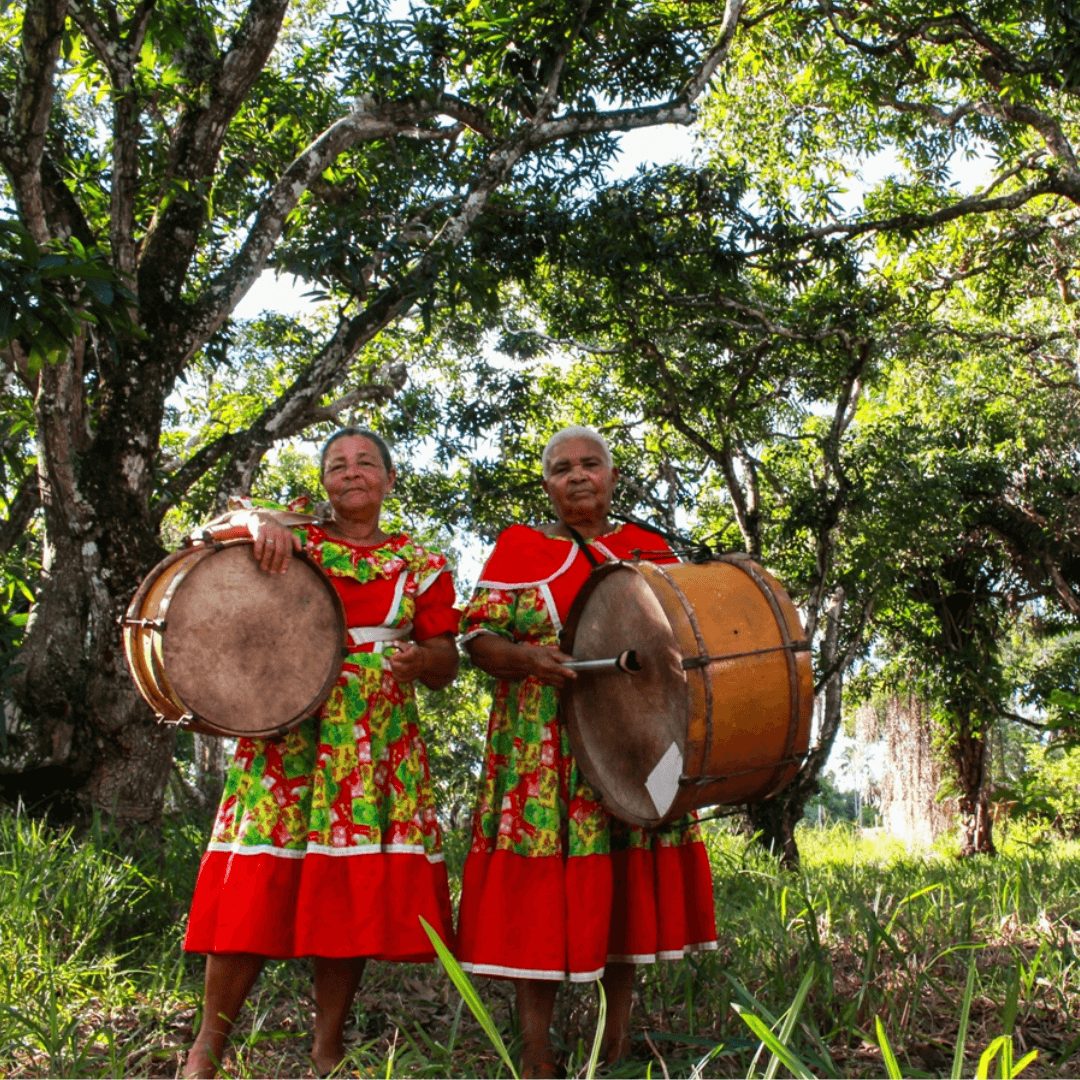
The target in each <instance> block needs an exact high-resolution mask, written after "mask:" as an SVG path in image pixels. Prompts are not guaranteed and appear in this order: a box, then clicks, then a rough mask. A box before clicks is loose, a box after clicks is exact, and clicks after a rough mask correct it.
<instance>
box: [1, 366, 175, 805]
mask: <svg viewBox="0 0 1080 1080" xmlns="http://www.w3.org/2000/svg"><path fill="white" fill-rule="evenodd" d="M82 389H83V388H82V385H81V377H80V376H79V374H78V363H77V362H76V363H74V364H70V365H69V364H57V365H53V366H47V367H46V368H45V369H44V370H43V371H42V374H41V387H40V390H39V393H38V400H37V413H38V440H39V449H38V462H39V465H38V468H39V479H40V489H41V505H42V509H43V511H44V518H45V539H44V548H43V555H42V574H41V579H40V583H39V588H38V592H37V596H36V601H35V604H34V606H33V610H32V612H31V616H30V620H29V622H28V625H27V631H26V637H25V639H24V643H23V646H22V649H21V651H20V654H19V658H18V664H19V671H18V672H17V674H16V677H15V679H14V680H13V707H12V708H11V709H10V710H9V716H8V740H7V746H6V748H5V751H4V756H3V760H2V762H0V789H2V791H3V794H4V795H5V797H7V798H8V799H9V800H15V799H21V800H22V801H23V802H24V803H25V804H26V805H27V806H28V807H30V808H36V809H40V810H42V811H45V812H49V813H50V814H52V815H54V816H57V817H60V818H67V819H71V818H78V817H84V816H85V815H86V814H87V813H88V812H89V811H92V810H98V811H101V812H103V813H105V814H106V815H108V816H109V817H110V818H112V819H114V820H115V821H116V822H117V823H119V824H125V823H154V822H156V821H158V820H159V818H160V814H161V807H162V800H163V796H164V791H165V785H166V783H167V780H168V774H169V767H170V763H171V760H172V749H173V743H174V732H173V731H172V730H171V729H169V728H166V727H164V726H162V725H159V724H158V723H157V722H156V721H155V719H154V717H153V714H152V712H151V710H150V708H149V707H148V706H147V705H146V704H145V702H143V700H142V699H141V698H140V697H139V695H138V693H137V692H136V690H135V688H134V685H133V683H132V681H131V678H130V676H129V674H128V672H127V668H126V665H125V662H124V657H123V645H122V639H121V618H122V616H123V614H124V612H125V610H126V608H127V606H128V603H129V601H130V599H131V596H132V594H133V593H134V591H135V589H136V587H137V585H138V582H139V581H140V579H141V578H142V577H143V576H144V575H145V574H146V572H147V571H148V570H149V569H150V568H151V567H152V566H153V565H154V564H155V563H156V562H157V561H158V560H159V559H160V558H161V556H162V555H163V554H164V552H163V551H162V549H161V546H160V544H159V542H158V539H157V528H156V523H155V522H154V519H153V517H152V515H151V513H150V511H149V508H148V494H147V490H148V487H149V479H148V478H149V477H150V476H151V475H152V470H151V467H150V463H151V461H152V452H151V451H150V450H149V448H150V447H156V445H157V419H158V418H157V417H156V416H146V417H143V418H142V422H141V423H136V422H135V421H133V420H132V419H131V415H132V414H131V413H130V412H129V413H128V414H127V417H128V418H127V419H126V420H125V422H124V423H123V424H119V423H116V422H115V421H114V423H113V425H111V427H112V428H113V429H115V430H111V429H110V425H109V424H108V423H106V422H103V423H102V425H101V427H100V428H99V430H98V432H97V433H96V435H95V436H94V437H93V439H91V437H90V436H89V434H88V433H87V432H86V429H85V425H84V423H83V421H82V419H81V418H82V412H81V407H82V398H81V395H82Z"/></svg>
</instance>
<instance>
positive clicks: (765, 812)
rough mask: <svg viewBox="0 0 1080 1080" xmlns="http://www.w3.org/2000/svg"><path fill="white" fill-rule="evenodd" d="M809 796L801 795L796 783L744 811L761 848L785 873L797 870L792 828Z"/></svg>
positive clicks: (799, 818) (797, 857) (752, 804)
mask: <svg viewBox="0 0 1080 1080" xmlns="http://www.w3.org/2000/svg"><path fill="white" fill-rule="evenodd" d="M808 798H809V794H801V791H800V785H798V782H796V784H793V785H792V786H791V787H787V788H785V789H784V790H783V791H782V792H780V794H779V795H776V796H774V797H773V798H771V799H766V800H765V801H764V802H759V803H751V804H750V805H749V806H747V808H746V816H747V818H749V820H750V826H751V828H752V829H753V830H754V832H755V833H757V834H759V836H758V838H759V840H760V841H761V843H762V845H763V846H764V847H765V848H766V849H768V851H770V852H771V853H772V854H773V855H775V856H776V857H777V858H778V859H779V860H780V865H781V866H783V867H785V868H787V869H788V870H797V869H798V868H799V847H798V845H797V844H796V843H795V826H796V825H798V824H799V822H800V821H801V820H802V816H803V808H804V807H805V806H806V800H807V799H808Z"/></svg>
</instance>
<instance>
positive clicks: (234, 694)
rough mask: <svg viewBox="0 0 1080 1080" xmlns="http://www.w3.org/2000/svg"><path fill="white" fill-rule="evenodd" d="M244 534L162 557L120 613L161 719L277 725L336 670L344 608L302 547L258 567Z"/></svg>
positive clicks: (222, 728)
mask: <svg viewBox="0 0 1080 1080" xmlns="http://www.w3.org/2000/svg"><path fill="white" fill-rule="evenodd" d="M251 543H252V542H251V540H250V539H238V540H228V541H224V542H219V543H211V544H197V545H194V546H192V547H187V548H183V549H181V550H179V551H175V552H173V553H172V554H171V555H168V556H166V557H165V558H164V559H163V560H162V561H161V562H160V563H158V565H157V566H155V567H154V569H153V570H151V571H150V573H149V574H148V575H147V576H146V578H145V580H144V581H143V582H142V584H141V585H140V586H139V589H138V591H137V592H136V593H135V596H134V597H133V599H132V601H131V604H130V605H129V607H128V610H127V614H126V616H125V618H124V631H123V637H124V655H125V657H126V659H127V663H128V668H129V669H130V671H131V675H132V678H133V679H134V680H135V685H136V687H137V688H138V690H139V693H140V694H142V696H143V698H144V699H145V700H146V702H147V704H148V705H149V706H150V707H151V708H152V709H153V710H154V713H155V715H156V716H157V718H158V719H159V720H160V721H162V722H165V723H173V724H179V725H181V726H183V727H185V728H190V729H191V730H193V731H199V732H204V733H208V734H212V735H226V736H240V735H246V736H250V737H253V738H270V737H273V736H277V735H281V734H284V733H285V732H286V731H289V730H290V729H291V728H293V727H295V726H296V725H297V724H298V723H300V721H301V720H303V719H304V718H305V717H306V716H310V715H311V714H312V713H313V712H314V711H315V710H316V709H317V708H318V707H319V705H320V704H321V703H322V701H323V700H324V699H325V697H326V695H327V694H328V693H329V691H330V688H331V687H332V686H333V685H334V682H335V681H336V679H337V676H338V674H339V673H340V671H341V663H342V657H343V653H344V646H345V632H346V631H345V614H344V610H343V608H342V604H341V600H340V599H339V597H338V595H337V593H336V592H335V591H334V587H333V585H332V584H331V583H330V580H329V578H327V576H326V575H325V574H324V573H323V572H322V570H321V569H320V567H319V566H318V565H317V564H316V563H315V562H314V561H312V560H311V559H310V557H308V556H307V555H305V554H303V553H302V552H300V553H297V554H295V555H294V556H293V559H292V562H291V563H290V565H289V570H288V572H287V573H285V574H267V573H264V572H263V571H262V570H260V569H259V567H258V565H257V563H256V562H255V560H254V559H253V558H252V557H251Z"/></svg>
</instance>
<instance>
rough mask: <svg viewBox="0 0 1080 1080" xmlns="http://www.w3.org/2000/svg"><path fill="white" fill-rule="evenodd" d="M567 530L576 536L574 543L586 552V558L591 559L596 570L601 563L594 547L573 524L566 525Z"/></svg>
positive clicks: (591, 563)
mask: <svg viewBox="0 0 1080 1080" xmlns="http://www.w3.org/2000/svg"><path fill="white" fill-rule="evenodd" d="M563 524H564V525H566V522H565V521H564V522H563ZM566 531H567V532H568V533H569V534H570V535H571V536H572V537H573V538H574V543H575V544H577V546H578V547H579V548H581V550H582V551H584V552H585V558H586V559H588V560H589V563H590V565H591V566H592V568H593V569H594V570H595V569H596V568H597V567H598V566H599V565H600V560H599V559H598V558H597V557H596V555H595V554H594V553H593V550H592V548H591V547H589V544H588V542H587V541H586V539H585V537H584V536H582V535H581V533H579V532H578V531H577V529H575V528H574V526H573V525H566Z"/></svg>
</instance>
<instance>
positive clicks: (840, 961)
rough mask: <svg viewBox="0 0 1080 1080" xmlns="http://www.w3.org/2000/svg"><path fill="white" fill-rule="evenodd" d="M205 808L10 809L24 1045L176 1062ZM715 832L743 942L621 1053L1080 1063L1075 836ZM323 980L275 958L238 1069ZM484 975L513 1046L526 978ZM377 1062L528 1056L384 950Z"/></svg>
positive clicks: (281, 1070) (589, 1042)
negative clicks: (908, 844)
mask: <svg viewBox="0 0 1080 1080" xmlns="http://www.w3.org/2000/svg"><path fill="white" fill-rule="evenodd" d="M203 831H204V830H203V826H202V825H200V826H197V827H196V826H193V825H192V824H190V823H185V822H183V821H182V820H175V821H171V822H169V823H168V826H167V829H166V833H165V836H164V837H163V844H162V847H161V849H160V851H156V852H155V851H150V850H147V849H145V848H143V849H140V848H132V847H131V845H130V843H129V842H128V841H126V840H125V839H124V838H122V837H119V836H117V835H110V834H108V833H106V832H103V831H100V830H99V831H98V832H91V833H88V834H84V835H78V834H75V833H73V832H71V831H70V830H67V829H62V830H58V829H54V828H52V827H49V826H47V825H44V824H42V823H41V822H34V821H31V820H30V819H28V818H27V817H26V816H24V815H23V816H18V815H14V814H11V813H5V814H3V815H2V816H0V900H2V903H0V960H2V965H0V968H2V970H3V972H4V977H3V980H2V982H0V986H2V991H0V992H2V995H3V997H2V1001H0V1005H2V1006H3V1009H4V1011H5V1016H6V1023H5V1031H6V1032H7V1033H8V1037H7V1039H6V1040H5V1043H4V1047H3V1049H2V1050H0V1069H2V1070H3V1071H4V1072H6V1073H12V1074H19V1075H24V1076H46V1075H47V1076H82V1077H93V1076H119V1075H139V1076H161V1077H165V1076H172V1075H175V1072H176V1069H177V1063H178V1059H179V1057H180V1055H181V1054H182V1053H183V1050H184V1048H185V1046H186V1045H187V1043H188V1042H189V1041H190V1039H191V1034H192V1033H191V1025H192V1022H193V1019H194V1018H195V1005H196V1003H197V1002H198V1000H199V997H200V994H201V985H202V983H201V979H202V972H201V964H200V962H199V961H198V960H197V959H191V960H189V959H185V958H184V957H183V956H182V954H181V953H180V937H181V932H182V926H183V917H182V916H183V911H184V907H185V904H186V901H187V897H188V895H189V894H190V889H191V885H192V882H193V878H194V874H195V871H196V868H197V865H198V859H199V853H200V847H201V844H202V842H203V840H204V837H202V836H201V835H200V834H201V832H203ZM707 839H708V844H709V849H710V857H711V860H712V863H713V866H714V871H715V882H716V902H717V914H718V922H719V926H720V929H721V942H720V951H719V952H718V953H715V954H709V955H702V956H696V957H692V958H689V959H687V960H686V961H683V962H681V963H662V964H658V965H656V966H655V967H647V968H645V969H643V971H642V974H641V979H640V993H639V1002H638V1006H637V1009H636V1011H635V1014H634V1034H635V1036H636V1037H638V1036H642V1035H643V1036H645V1037H646V1038H647V1040H648V1042H647V1043H646V1042H638V1041H636V1040H635V1044H634V1045H635V1057H636V1058H638V1060H635V1061H634V1062H633V1063H632V1064H630V1065H628V1066H626V1067H625V1068H621V1069H618V1070H616V1071H615V1073H616V1075H642V1073H643V1072H644V1070H645V1069H648V1068H651V1069H652V1072H653V1073H654V1074H659V1073H660V1072H664V1073H665V1074H666V1075H669V1076H673V1077H677V1076H686V1077H690V1076H703V1075H723V1076H751V1075H754V1076H762V1075H765V1073H766V1071H767V1070H768V1069H769V1067H770V1066H769V1057H770V1055H771V1054H773V1053H775V1052H776V1045H774V1043H773V1042H772V1040H774V1039H775V1040H777V1042H778V1043H779V1045H781V1046H782V1047H783V1048H784V1050H785V1051H786V1054H787V1055H788V1056H789V1057H790V1058H792V1059H794V1060H797V1061H798V1062H800V1063H802V1065H803V1066H804V1067H805V1068H806V1069H807V1070H808V1071H809V1072H811V1073H813V1074H815V1075H829V1076H852V1077H855V1076H867V1077H872V1076H882V1075H886V1074H887V1073H888V1067H887V1065H886V1061H887V1058H886V1057H885V1056H884V1054H885V1049H886V1047H888V1049H889V1050H891V1052H892V1054H893V1055H894V1057H895V1060H896V1063H897V1066H898V1067H899V1069H900V1071H901V1072H902V1073H903V1074H904V1075H908V1076H913V1075H918V1074H920V1073H921V1074H925V1075H933V1076H948V1075H969V1076H972V1075H988V1074H995V1073H999V1071H1000V1069H1001V1068H1002V1067H1004V1068H1005V1072H1004V1073H1001V1075H1010V1072H1009V1065H1008V1062H1009V1060H1010V1055H1011V1054H1015V1057H1014V1058H1013V1059H1012V1061H1011V1068H1012V1069H1013V1070H1014V1071H1013V1072H1012V1073H1011V1074H1012V1075H1015V1070H1017V1069H1018V1068H1019V1066H1020V1064H1021V1062H1022V1060H1023V1059H1024V1057H1025V1056H1026V1055H1027V1054H1028V1053H1029V1052H1030V1050H1032V1049H1036V1048H1037V1049H1038V1057H1037V1058H1036V1059H1035V1060H1034V1061H1030V1062H1029V1063H1027V1065H1026V1068H1025V1069H1024V1072H1023V1075H1024V1076H1026V1077H1039V1076H1065V1075H1072V1074H1073V1073H1075V1071H1076V1067H1077V1055H1078V1054H1080V1043H1078V1042H1077V1041H1076V1033H1075V1025H1074V1023H1073V1022H1072V1021H1073V1017H1075V1015H1076V1009H1077V1006H1078V1004H1080V968H1078V960H1077V950H1078V947H1080V941H1078V940H1077V937H1076V926H1075V905H1076V897H1077V895H1080V851H1077V848H1076V844H1075V843H1071V844H1068V843H1061V842H1058V843H1057V844H1054V845H1052V846H1048V847H1046V848H1045V849H1043V850H1039V851H1035V850H1032V849H1031V848H1026V847H1024V846H1023V845H1017V846H1016V847H1014V848H1010V847H1009V846H1008V844H1006V846H1005V848H1004V850H1003V851H1002V853H1001V855H1000V857H999V858H998V859H996V860H994V861H987V860H978V861H971V860H968V861H964V862H957V861H956V860H955V859H953V858H948V857H945V858H938V857H933V856H931V857H915V856H912V855H911V854H910V853H908V852H907V851H906V849H905V848H904V847H903V845H901V844H898V843H896V842H895V841H890V840H889V839H888V838H887V837H882V836H880V835H873V834H871V835H866V834H861V833H860V832H859V831H857V830H855V829H853V828H850V827H846V826H837V827H833V828H830V829H824V830H817V829H808V830H804V831H802V832H801V835H800V847H801V848H802V851H803V867H802V871H801V872H800V873H798V874H794V873H790V872H786V871H783V870H781V869H779V868H778V866H777V864H776V862H775V860H773V859H772V858H770V857H769V856H768V855H767V854H766V853H765V852H764V851H762V850H761V849H760V848H759V847H758V846H757V845H755V844H752V843H751V842H750V841H749V840H748V838H747V837H745V836H744V835H740V834H738V833H735V832H731V831H728V830H726V829H723V828H721V827H718V826H710V827H709V829H708V837H707ZM309 980H310V973H309V972H308V971H307V970H306V969H305V966H304V965H303V964H298V963H281V964H278V963H271V964H269V965H268V966H267V969H266V971H265V972H264V974H263V976H262V977H261V979H260V982H259V985H258V987H257V988H256V991H255V993H254V994H253V996H252V999H251V1002H250V1006H249V1008H248V1009H247V1010H245V1013H244V1014H243V1016H242V1017H241V1019H240V1022H239V1024H238V1026H237V1031H236V1036H235V1039H234V1051H233V1053H234V1062H233V1065H232V1066H231V1069H232V1070H233V1071H234V1072H236V1073H237V1074H239V1075H252V1076H255V1075H261V1076H265V1075H274V1076H300V1075H304V1074H305V1072H306V1071H307V1070H308V1068H309V1064H308V1059H307V1051H308V1039H309V1036H310V1018H311V1010H312V1007H313V1006H312V1002H311V999H310V981H309ZM804 988H805V989H804ZM474 990H475V991H476V994H477V996H478V999H479V1003H480V1004H482V1006H483V1008H484V1009H485V1011H486V1012H487V1014H488V1015H489V1017H490V1019H491V1022H492V1024H493V1025H494V1027H495V1028H496V1030H497V1032H498V1035H499V1037H500V1038H501V1039H502V1040H503V1041H504V1042H505V1043H506V1045H507V1050H508V1052H509V1053H510V1054H513V1052H514V1050H515V1045H514V1043H513V1041H512V1040H513V1036H514V1031H513V1028H512V1025H511V1024H510V1022H509V1020H508V1016H509V1014H510V1011H511V1010H510V1004H511V998H512V995H511V994H510V993H509V992H508V986H507V984H506V983H504V982H503V981H501V980H482V981H479V982H477V984H476V985H475V986H474ZM797 991H799V992H798V993H797ZM734 1006H738V1009H736V1008H734ZM740 1011H741V1018H740ZM964 1014H966V1018H967V1020H966V1031H964V1033H963V1037H961V1036H962V1028H963V1027H964V1025H962V1024H961V1019H962V1015H964ZM750 1016H753V1017H756V1018H757V1019H758V1021H760V1025H761V1027H760V1033H759V1034H755V1033H754V1032H752V1031H751V1030H750V1028H749V1027H748V1026H747V1019H746V1018H748V1017H750ZM785 1016H786V1017H787V1021H788V1022H787V1026H786V1028H785V1027H783V1026H782V1025H783V1018H784V1017H785ZM598 1027H599V1025H598V1018H597V1012H596V1001H595V993H594V991H593V990H592V988H591V987H583V988H577V989H576V990H575V989H574V988H567V989H566V990H564V992H563V994H561V995H560V1003H559V1006H558V1011H557V1016H556V1030H557V1031H558V1032H559V1034H560V1035H561V1037H562V1038H563V1040H564V1041H563V1050H564V1051H565V1053H566V1054H567V1058H568V1066H569V1069H570V1071H573V1072H575V1073H576V1072H578V1071H580V1070H583V1069H586V1068H587V1067H588V1066H587V1062H588V1060H589V1057H590V1050H591V1047H592V1046H593V1041H594V1035H595V1032H596V1031H597V1030H598ZM766 1033H768V1037H766ZM1003 1040H1007V1041H1003ZM958 1050H959V1051H962V1054H961V1056H959V1057H958V1056H957V1051H958ZM1003 1055H1004V1056H1003ZM646 1061H647V1062H648V1063H646ZM991 1061H992V1062H993V1064H992V1065H991V1064H990V1063H991ZM782 1068H783V1066H782ZM984 1068H985V1069H987V1070H988V1071H985V1072H982V1073H980V1072H979V1070H980V1069H984ZM958 1070H959V1071H958ZM354 1071H355V1072H364V1073H367V1074H371V1075H394V1076H418V1077H419V1076H436V1075H438V1076H467V1075H468V1076H477V1075H480V1076H494V1075H500V1073H501V1075H509V1073H508V1072H507V1071H506V1067H505V1065H503V1064H502V1063H501V1058H500V1057H499V1056H498V1054H497V1052H496V1051H495V1050H494V1049H493V1047H492V1044H491V1042H490V1041H489V1038H488V1036H487V1035H486V1034H485V1033H484V1030H483V1029H482V1028H481V1027H480V1025H479V1023H477V1022H475V1021H473V1020H472V1019H471V1016H470V1014H469V1013H468V1011H467V1010H466V1009H465V1007H464V1005H463V1002H462V1000H461V999H460V998H459V996H458V994H457V992H456V991H455V990H454V988H453V986H452V984H451V983H450V981H449V980H448V979H447V978H446V977H445V976H444V974H443V972H442V970H441V968H439V967H438V966H433V965H429V966H415V965H407V964H406V965H392V964H387V965H380V964H370V965H369V966H368V971H367V972H366V974H365V981H364V983H363V985H362V987H361V992H360V996H359V999H358V1002H357V1005H356V1008H355V1010H354V1014H353V1026H352V1028H351V1032H350V1044H349V1057H348V1062H347V1065H346V1072H348V1073H351V1072H354Z"/></svg>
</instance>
